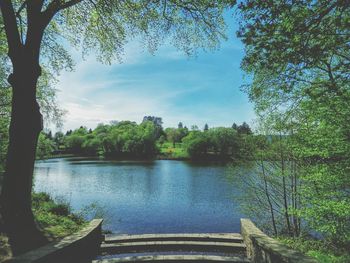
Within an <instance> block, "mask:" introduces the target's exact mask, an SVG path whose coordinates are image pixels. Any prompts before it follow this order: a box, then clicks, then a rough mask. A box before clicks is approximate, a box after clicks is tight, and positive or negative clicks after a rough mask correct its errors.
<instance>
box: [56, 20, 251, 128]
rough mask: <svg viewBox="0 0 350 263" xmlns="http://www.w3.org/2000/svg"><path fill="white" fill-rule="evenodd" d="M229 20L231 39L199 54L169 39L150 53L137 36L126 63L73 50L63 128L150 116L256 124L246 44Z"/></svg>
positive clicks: (61, 96)
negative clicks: (247, 90)
mask: <svg viewBox="0 0 350 263" xmlns="http://www.w3.org/2000/svg"><path fill="white" fill-rule="evenodd" d="M227 22H228V25H229V28H228V32H227V34H228V36H229V39H228V41H225V42H222V43H221V48H220V49H219V50H218V51H215V52H199V54H198V56H197V57H194V58H193V57H191V58H188V57H187V56H186V55H184V54H182V53H181V52H179V51H177V50H176V49H175V48H173V47H172V46H171V45H169V44H165V45H164V46H162V47H161V48H160V49H159V50H158V51H157V52H156V53H155V54H154V55H151V54H149V53H148V52H147V51H146V50H144V49H143V48H142V47H141V44H139V43H137V42H136V41H135V42H131V43H129V44H128V45H127V46H126V48H125V54H124V56H123V63H122V64H121V63H119V62H118V61H115V62H114V63H112V65H103V64H101V63H100V62H98V61H96V58H95V57H94V56H93V55H91V56H88V57H86V58H85V59H84V60H83V59H82V58H81V56H80V54H78V52H75V51H73V52H72V55H73V58H74V59H75V62H76V66H75V69H74V71H73V72H63V73H62V74H61V75H60V77H59V84H58V86H57V88H58V90H59V92H58V100H59V103H60V105H61V107H63V108H64V109H66V110H67V111H68V113H67V115H66V116H65V122H64V129H63V130H67V129H75V128H77V127H79V126H81V125H84V126H87V127H88V128H94V127H96V125H97V124H98V123H109V122H110V121H112V120H119V121H120V120H132V121H136V122H138V123H139V122H141V121H142V118H143V116H146V115H152V116H158V117H162V118H163V122H164V125H163V126H164V127H175V126H177V124H178V123H179V122H180V121H181V122H183V123H184V125H186V126H188V127H191V126H192V125H197V126H198V127H199V128H203V126H204V125H205V123H208V125H209V127H214V126H231V125H232V123H233V122H236V123H241V122H243V121H246V122H248V123H249V124H252V121H253V119H254V111H253V106H252V104H251V103H250V102H249V101H248V98H247V95H246V94H244V93H243V92H242V91H240V86H241V85H242V84H243V81H244V78H243V77H244V74H243V72H242V71H241V69H240V62H241V59H242V57H243V55H244V49H243V45H242V43H241V42H240V41H239V40H238V39H237V38H236V36H235V31H236V29H237V24H236V22H235V21H234V18H232V17H229V16H228V18H227Z"/></svg>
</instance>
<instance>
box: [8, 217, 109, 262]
mask: <svg viewBox="0 0 350 263" xmlns="http://www.w3.org/2000/svg"><path fill="white" fill-rule="evenodd" d="M102 221H103V220H102V219H94V220H92V221H91V222H90V223H89V224H88V225H87V226H86V227H85V228H83V229H82V230H80V231H78V232H77V233H75V234H73V235H70V236H68V237H65V238H63V239H62V240H60V241H57V242H53V243H50V244H47V245H46V246H43V247H40V248H38V249H36V250H32V251H29V252H27V253H25V254H23V255H20V256H17V257H15V258H12V259H10V260H8V261H6V262H7V263H63V262H64V263H73V262H79V263H84V262H91V260H92V259H93V258H95V257H96V255H97V254H98V251H99V247H100V244H101V241H102V233H101V227H102Z"/></svg>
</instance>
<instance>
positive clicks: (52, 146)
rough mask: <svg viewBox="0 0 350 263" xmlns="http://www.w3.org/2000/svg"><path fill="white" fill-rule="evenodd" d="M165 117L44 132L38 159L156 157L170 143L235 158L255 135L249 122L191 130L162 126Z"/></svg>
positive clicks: (202, 155) (198, 155) (193, 152)
mask: <svg viewBox="0 0 350 263" xmlns="http://www.w3.org/2000/svg"><path fill="white" fill-rule="evenodd" d="M162 123H163V122H162V119H161V118H159V117H153V116H146V117H144V118H143V121H142V123H141V124H137V123H136V122H131V121H120V122H118V121H113V122H111V123H110V124H99V125H98V126H97V127H96V128H95V129H94V130H92V129H88V128H86V127H83V126H81V127H80V128H78V129H75V130H69V131H67V132H66V133H65V134H63V133H62V132H57V133H56V134H55V135H54V136H53V135H52V133H51V131H44V132H42V133H41V135H40V136H39V143H38V148H37V158H45V157H47V156H49V155H51V154H52V153H56V154H57V153H69V154H75V155H83V156H104V157H108V158H154V157H155V156H156V155H157V154H160V148H161V147H162V146H163V145H164V144H165V143H169V144H171V145H172V147H173V148H176V147H178V148H182V149H183V150H184V151H185V152H186V153H187V156H188V157H189V158H190V159H208V158H209V159H210V158H212V159H218V160H222V159H232V158H238V157H239V154H240V152H241V151H242V149H241V146H242V145H243V143H242V140H243V137H244V136H247V135H251V134H252V131H251V129H250V127H249V125H248V124H246V123H243V124H242V125H236V124H234V125H233V126H232V128H225V127H217V128H209V127H208V125H207V124H206V125H205V127H204V129H203V131H201V130H199V129H198V127H197V126H193V127H192V129H191V130H189V129H188V128H187V127H186V126H183V124H182V123H181V122H180V123H179V124H178V127H177V128H166V129H163V127H162Z"/></svg>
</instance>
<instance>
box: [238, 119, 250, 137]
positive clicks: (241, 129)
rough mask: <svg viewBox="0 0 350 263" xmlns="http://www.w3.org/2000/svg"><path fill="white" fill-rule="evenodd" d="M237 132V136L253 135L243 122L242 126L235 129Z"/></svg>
mask: <svg viewBox="0 0 350 263" xmlns="http://www.w3.org/2000/svg"><path fill="white" fill-rule="evenodd" d="M237 132H238V133H239V134H246V135H249V134H253V132H252V130H251V129H250V127H249V125H248V124H247V123H246V122H243V123H242V125H239V126H238V127H237Z"/></svg>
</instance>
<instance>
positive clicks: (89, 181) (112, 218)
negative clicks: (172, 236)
mask: <svg viewBox="0 0 350 263" xmlns="http://www.w3.org/2000/svg"><path fill="white" fill-rule="evenodd" d="M227 172H228V168H226V167H225V166H223V165H215V164H193V163H190V162H185V161H167V160H157V161H147V162H144V161H105V160H91V159H84V158H60V159H50V160H46V161H37V162H36V165H35V172H34V174H35V180H34V190H35V191H37V192H38V191H44V192H47V193H50V194H51V195H52V196H53V197H56V198H62V197H63V198H64V199H65V200H66V201H68V202H69V203H70V204H71V206H72V207H73V209H74V210H75V211H79V210H81V209H83V208H84V207H86V206H88V205H89V204H92V203H95V204H98V206H99V207H102V208H103V211H104V212H103V213H104V217H106V221H105V222H104V228H105V229H108V230H111V231H112V232H115V233H130V234H133V233H185V232H193V233H196V232H237V231H239V219H240V217H241V215H240V213H239V211H238V204H237V203H235V200H234V197H233V195H234V192H235V191H237V190H236V189H235V187H234V185H233V184H232V183H231V182H230V181H229V180H228V179H227V174H226V173H227Z"/></svg>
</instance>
